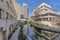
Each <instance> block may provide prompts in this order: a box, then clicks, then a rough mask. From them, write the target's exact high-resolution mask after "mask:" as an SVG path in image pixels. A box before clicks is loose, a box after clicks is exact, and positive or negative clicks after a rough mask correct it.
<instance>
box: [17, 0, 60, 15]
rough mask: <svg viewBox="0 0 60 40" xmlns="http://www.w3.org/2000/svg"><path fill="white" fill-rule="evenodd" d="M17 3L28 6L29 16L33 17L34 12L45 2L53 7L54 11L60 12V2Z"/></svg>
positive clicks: (22, 0) (31, 0)
mask: <svg viewBox="0 0 60 40" xmlns="http://www.w3.org/2000/svg"><path fill="white" fill-rule="evenodd" d="M16 2H17V3H19V4H20V5H22V4H23V3H26V4H27V5H28V9H29V12H28V13H29V16H31V15H32V11H33V10H34V9H35V8H36V7H37V6H39V5H40V4H41V3H43V2H45V3H47V4H49V5H51V6H52V9H53V10H55V11H57V12H60V0H16Z"/></svg>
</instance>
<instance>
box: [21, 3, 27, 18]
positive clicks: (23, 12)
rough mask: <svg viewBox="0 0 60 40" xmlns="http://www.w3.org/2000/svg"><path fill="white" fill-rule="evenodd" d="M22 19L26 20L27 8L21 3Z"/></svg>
mask: <svg viewBox="0 0 60 40" xmlns="http://www.w3.org/2000/svg"><path fill="white" fill-rule="evenodd" d="M21 16H23V18H28V7H27V4H26V3H23V5H22V15H21Z"/></svg>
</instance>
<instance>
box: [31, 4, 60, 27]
mask: <svg viewBox="0 0 60 40" xmlns="http://www.w3.org/2000/svg"><path fill="white" fill-rule="evenodd" d="M32 14H33V19H34V20H35V21H37V22H38V23H42V24H46V25H49V26H51V27H53V26H54V25H55V23H56V22H59V21H60V14H58V13H57V12H55V11H53V10H52V7H51V6H50V5H48V4H46V3H42V4H41V5H39V6H38V7H37V8H36V9H35V10H34V11H33V13H32ZM39 21H40V22H39Z"/></svg>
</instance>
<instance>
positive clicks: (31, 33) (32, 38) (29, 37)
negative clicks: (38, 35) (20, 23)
mask: <svg viewBox="0 0 60 40" xmlns="http://www.w3.org/2000/svg"><path fill="white" fill-rule="evenodd" d="M28 39H29V40H35V37H34V34H33V30H32V28H31V26H30V25H28Z"/></svg>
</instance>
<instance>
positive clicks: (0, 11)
mask: <svg viewBox="0 0 60 40" xmlns="http://www.w3.org/2000/svg"><path fill="white" fill-rule="evenodd" d="M1 16H2V10H1V9H0V19H1V18H2V17H1Z"/></svg>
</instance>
